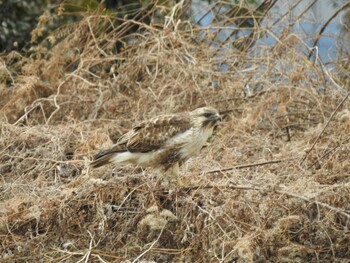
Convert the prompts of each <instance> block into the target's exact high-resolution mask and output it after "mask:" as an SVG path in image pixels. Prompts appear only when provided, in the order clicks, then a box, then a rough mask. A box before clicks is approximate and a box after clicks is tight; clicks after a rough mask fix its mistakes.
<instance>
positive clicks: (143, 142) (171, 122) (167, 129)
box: [114, 113, 192, 152]
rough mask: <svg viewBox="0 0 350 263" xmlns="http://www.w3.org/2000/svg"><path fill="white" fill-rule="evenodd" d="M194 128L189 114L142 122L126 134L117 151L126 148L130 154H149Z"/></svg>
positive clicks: (121, 139) (117, 146)
mask: <svg viewBox="0 0 350 263" xmlns="http://www.w3.org/2000/svg"><path fill="white" fill-rule="evenodd" d="M191 127H192V122H191V118H190V115H189V114H186V113H181V114H173V115H164V116H160V117H156V118H153V119H150V120H148V121H144V122H141V123H140V124H139V125H137V126H135V127H134V128H133V129H132V130H131V131H129V132H128V133H126V134H124V135H123V136H122V137H121V138H120V139H119V140H118V143H117V145H115V146H114V148H115V149H120V147H126V149H127V150H129V151H130V152H149V151H153V150H157V149H159V148H161V147H162V146H164V145H165V144H166V142H167V141H168V140H169V139H171V138H172V137H174V136H175V135H177V134H179V133H182V132H185V131H186V130H188V129H190V128H191Z"/></svg>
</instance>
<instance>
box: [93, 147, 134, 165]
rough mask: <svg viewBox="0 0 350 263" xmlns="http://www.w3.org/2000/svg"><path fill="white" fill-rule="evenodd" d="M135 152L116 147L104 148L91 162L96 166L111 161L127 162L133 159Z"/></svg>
mask: <svg viewBox="0 0 350 263" xmlns="http://www.w3.org/2000/svg"><path fill="white" fill-rule="evenodd" d="M132 158H133V154H132V153H130V152H129V151H120V150H114V149H107V150H102V151H101V152H99V153H98V154H97V155H96V156H95V158H94V160H93V161H92V162H91V164H90V165H91V166H92V167H94V168H96V167H100V166H103V165H106V164H109V163H125V162H129V161H131V160H132Z"/></svg>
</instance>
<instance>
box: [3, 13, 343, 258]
mask: <svg viewBox="0 0 350 263" xmlns="http://www.w3.org/2000/svg"><path fill="white" fill-rule="evenodd" d="M174 13H176V12H174ZM174 13H173V16H170V17H168V19H166V20H165V22H164V24H163V25H162V27H160V26H156V25H155V24H152V22H151V23H148V24H146V23H141V22H140V23H138V24H137V25H138V26H139V28H138V30H139V31H138V32H142V34H141V33H138V34H136V33H135V35H133V37H132V38H129V39H125V38H124V36H123V35H122V34H121V31H122V29H123V28H128V27H127V26H129V28H130V27H131V25H134V24H135V23H136V22H135V21H129V22H128V21H124V24H123V26H124V27H121V26H119V27H115V28H114V29H112V30H109V31H108V30H107V31H105V32H103V33H102V32H101V31H100V29H101V24H106V23H107V22H108V21H107V20H108V19H107V16H97V15H96V14H94V15H92V16H87V17H85V18H83V19H82V20H81V21H79V22H77V23H76V24H75V25H74V27H73V26H72V28H70V30H71V31H69V32H67V33H66V36H65V37H64V38H63V39H53V40H56V41H57V42H56V43H55V44H54V45H52V48H51V49H46V48H45V46H44V45H42V46H41V45H38V46H37V47H36V49H35V50H33V54H32V56H30V57H22V56H21V55H19V54H18V53H15V52H13V53H10V54H7V55H5V56H3V57H2V58H1V67H0V79H1V83H0V93H1V97H0V120H1V129H0V175H1V176H0V178H1V188H0V189H1V191H0V198H1V199H0V200H1V202H0V235H1V246H0V250H1V254H0V258H1V260H2V261H6V260H7V261H8V262H13V261H21V260H23V261H28V262H33V261H36V260H39V259H40V260H44V261H47V262H51V261H52V262H56V261H57V262H58V261H61V262H77V261H79V260H81V261H84V260H86V262H133V261H135V260H140V261H142V260H144V262H146V260H148V261H147V262H151V261H155V262H233V261H235V262H266V261H267V260H270V262H307V261H315V262H316V261H320V262H325V261H338V262H341V261H342V260H343V261H344V262H345V261H346V259H349V258H350V252H349V251H350V249H349V244H350V232H349V220H350V210H349V208H350V190H349V189H350V188H349V187H350V179H349V169H350V160H349V146H350V143H349V141H350V140H349V131H350V112H349V110H348V108H349V106H350V103H349V100H348V99H347V97H346V94H347V87H346V85H348V84H346V83H344V82H342V81H341V79H338V78H337V71H336V70H334V71H329V70H328V69H327V68H326V67H324V66H323V65H322V63H321V62H318V63H312V61H310V60H308V59H307V57H306V56H305V55H304V54H302V53H301V52H299V51H298V49H297V47H298V46H299V45H303V44H304V43H302V41H301V40H298V39H294V40H293V43H291V42H288V41H284V39H280V41H277V42H276V43H277V44H276V45H274V46H273V47H265V48H262V49H260V50H258V49H257V48H256V49H255V50H254V47H250V49H249V50H245V51H239V50H238V49H235V48H233V46H232V45H231V46H230V45H224V46H222V47H220V48H219V47H217V48H215V47H214V46H209V42H210V39H204V40H203V39H201V38H200V33H201V32H202V33H203V32H204V33H208V34H209V33H211V34H212V33H213V32H212V31H210V30H209V29H208V30H207V29H200V28H199V27H196V26H193V27H191V26H190V23H189V22H188V21H180V20H176V17H175V15H174ZM128 23H129V24H128ZM209 36H210V35H208V37H209ZM50 37H51V38H55V36H54V34H53V35H52V36H50ZM282 37H285V36H282ZM117 40H122V41H123V42H124V46H123V48H122V49H120V50H118V52H117V51H116V50H115V42H116V41H117ZM252 49H253V51H255V52H253V51H252ZM223 63H225V64H226V66H227V70H222V64H223ZM203 105H210V106H213V107H215V108H217V109H218V110H219V111H220V112H221V113H222V114H223V116H224V120H223V122H222V125H221V127H220V129H219V130H218V131H217V133H216V135H215V137H214V138H213V139H212V140H211V142H210V144H209V145H208V147H205V148H204V149H203V150H202V152H201V154H200V156H198V157H196V158H193V159H191V160H190V161H189V162H187V163H186V164H185V165H184V166H183V167H182V169H181V174H182V177H183V181H184V182H185V186H182V187H179V188H177V189H176V190H175V191H173V192H169V191H168V190H167V189H165V188H163V187H162V186H161V185H162V184H160V183H159V181H161V180H162V175H161V174H160V172H157V171H156V170H152V169H149V170H145V171H141V170H139V169H135V167H121V168H116V167H114V166H113V165H109V166H106V167H103V168H100V169H91V168H90V166H89V162H90V160H91V159H92V157H93V155H94V154H96V153H97V152H98V151H99V150H100V149H102V148H107V147H109V146H111V145H112V144H113V142H115V141H116V140H117V139H118V137H119V136H120V135H121V134H122V133H124V132H125V131H126V130H128V129H129V128H130V127H131V126H132V125H134V123H135V122H137V121H140V120H143V119H146V118H149V117H151V116H154V115H157V114H161V113H168V112H169V113H170V112H179V111H187V110H192V109H195V108H196V107H199V106H203ZM135 262H136V261H135Z"/></svg>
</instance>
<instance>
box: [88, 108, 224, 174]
mask: <svg viewBox="0 0 350 263" xmlns="http://www.w3.org/2000/svg"><path fill="white" fill-rule="evenodd" d="M220 121H221V117H220V115H219V112H218V111H217V110H216V109H213V108H209V107H202V108H198V109H196V110H194V111H191V112H182V113H176V114H167V115H161V116H157V117H154V118H151V119H149V120H146V121H143V122H141V123H139V124H138V125H136V126H134V127H133V128H132V129H131V130H130V131H129V132H127V133H125V134H124V135H122V136H121V137H120V139H119V140H118V141H117V143H116V144H115V145H114V146H113V147H112V148H110V149H107V150H103V151H101V152H100V153H98V154H97V155H96V156H95V160H94V161H93V162H92V163H91V165H92V167H100V166H103V165H106V164H109V163H116V164H119V165H123V164H128V163H131V164H136V165H138V166H141V167H161V168H163V169H164V170H165V171H170V172H171V173H172V174H175V175H178V174H179V166H181V165H182V164H183V163H184V162H186V161H187V160H188V159H189V158H191V157H192V156H195V155H197V154H198V153H199V151H200V150H201V149H202V147H203V146H204V145H205V144H206V142H207V140H208V139H209V137H211V136H212V134H213V131H214V129H215V128H216V127H217V126H218V124H219V122H220Z"/></svg>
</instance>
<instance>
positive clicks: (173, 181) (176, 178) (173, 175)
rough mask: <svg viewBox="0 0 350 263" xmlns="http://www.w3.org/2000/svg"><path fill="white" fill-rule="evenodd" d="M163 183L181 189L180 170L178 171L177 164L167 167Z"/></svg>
mask: <svg viewBox="0 0 350 263" xmlns="http://www.w3.org/2000/svg"><path fill="white" fill-rule="evenodd" d="M164 179H165V182H166V184H167V185H168V186H170V187H174V186H175V187H181V186H183V182H182V181H181V177H180V169H179V163H178V162H177V163H175V164H173V165H172V166H171V167H169V168H168V169H167V170H166V172H165V178H164Z"/></svg>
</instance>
